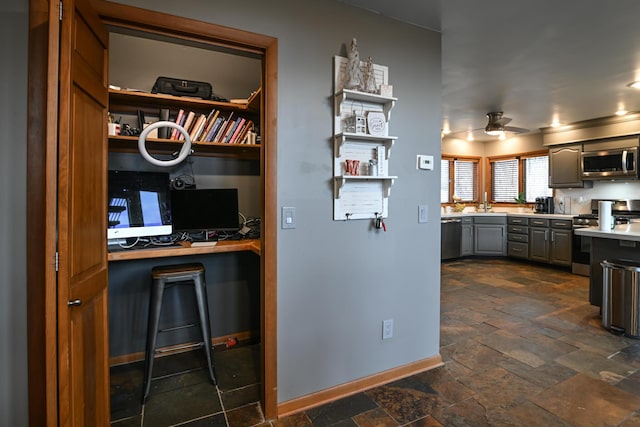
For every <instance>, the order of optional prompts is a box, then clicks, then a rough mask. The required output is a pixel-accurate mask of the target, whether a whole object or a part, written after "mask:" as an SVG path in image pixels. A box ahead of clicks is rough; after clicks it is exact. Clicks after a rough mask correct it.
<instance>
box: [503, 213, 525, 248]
mask: <svg viewBox="0 0 640 427" xmlns="http://www.w3.org/2000/svg"><path fill="white" fill-rule="evenodd" d="M528 225H529V220H528V219H527V218H526V217H511V216H510V217H508V218H507V255H508V256H510V257H514V258H523V259H528V258H529V227H528Z"/></svg>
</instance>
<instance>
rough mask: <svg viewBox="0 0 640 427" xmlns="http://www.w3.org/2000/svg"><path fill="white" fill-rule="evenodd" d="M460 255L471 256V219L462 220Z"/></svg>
mask: <svg viewBox="0 0 640 427" xmlns="http://www.w3.org/2000/svg"><path fill="white" fill-rule="evenodd" d="M460 255H461V256H469V255H473V218H462V241H461V242H460Z"/></svg>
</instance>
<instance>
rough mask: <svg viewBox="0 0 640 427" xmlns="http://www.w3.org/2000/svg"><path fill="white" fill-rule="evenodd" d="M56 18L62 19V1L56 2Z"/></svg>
mask: <svg viewBox="0 0 640 427" xmlns="http://www.w3.org/2000/svg"><path fill="white" fill-rule="evenodd" d="M58 19H60V21H62V2H59V3H58Z"/></svg>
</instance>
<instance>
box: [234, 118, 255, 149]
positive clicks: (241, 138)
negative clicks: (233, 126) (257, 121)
mask: <svg viewBox="0 0 640 427" xmlns="http://www.w3.org/2000/svg"><path fill="white" fill-rule="evenodd" d="M252 130H253V120H247V121H246V123H245V124H244V128H243V129H242V131H241V132H240V134H239V135H238V138H237V140H236V144H246V139H247V135H248V134H249V132H251V131H252Z"/></svg>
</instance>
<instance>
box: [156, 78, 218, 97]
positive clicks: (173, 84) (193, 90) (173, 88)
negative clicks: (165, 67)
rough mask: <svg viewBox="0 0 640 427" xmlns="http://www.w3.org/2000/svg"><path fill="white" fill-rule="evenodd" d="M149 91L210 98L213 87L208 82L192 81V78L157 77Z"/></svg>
mask: <svg viewBox="0 0 640 427" xmlns="http://www.w3.org/2000/svg"><path fill="white" fill-rule="evenodd" d="M151 93H164V94H167V95H175V96H190V97H193V98H202V99H211V95H212V94H213V88H212V87H211V84H210V83H206V82H194V81H193V80H181V79H173V78H171V77H158V78H157V79H156V82H155V83H154V85H153V88H151Z"/></svg>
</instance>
